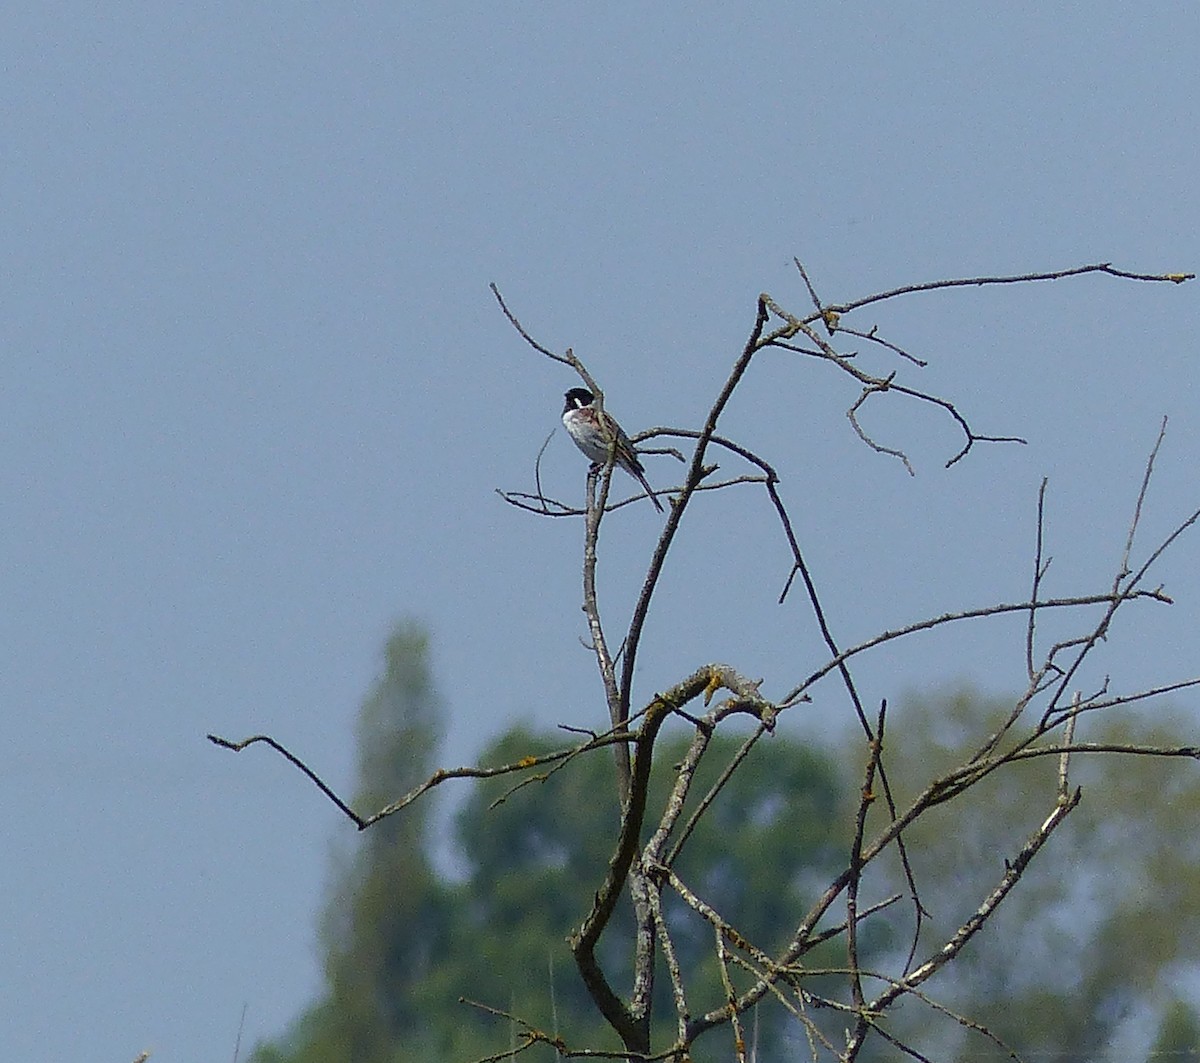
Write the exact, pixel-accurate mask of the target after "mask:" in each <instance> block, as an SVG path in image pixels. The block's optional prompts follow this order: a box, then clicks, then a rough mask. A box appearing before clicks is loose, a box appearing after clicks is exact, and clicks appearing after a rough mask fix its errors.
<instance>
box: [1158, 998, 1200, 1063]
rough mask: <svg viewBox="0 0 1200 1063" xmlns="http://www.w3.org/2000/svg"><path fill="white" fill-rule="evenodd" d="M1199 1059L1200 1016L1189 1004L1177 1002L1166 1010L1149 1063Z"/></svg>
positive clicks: (1183, 1061)
mask: <svg viewBox="0 0 1200 1063" xmlns="http://www.w3.org/2000/svg"><path fill="white" fill-rule="evenodd" d="M1195 1059H1200V1015H1197V1014H1196V1009H1195V1008H1193V1007H1192V1006H1191V1005H1190V1004H1189V1003H1187V1001H1185V1000H1178V999H1177V1000H1173V1001H1171V1003H1170V1004H1168V1005H1167V1007H1166V1008H1165V1009H1164V1010H1163V1016H1162V1020H1161V1021H1160V1023H1159V1027H1158V1036H1157V1037H1156V1038H1155V1039H1154V1045H1153V1047H1152V1048H1151V1049H1150V1054H1149V1055H1148V1056H1147V1057H1146V1063H1189V1061H1191V1060H1195Z"/></svg>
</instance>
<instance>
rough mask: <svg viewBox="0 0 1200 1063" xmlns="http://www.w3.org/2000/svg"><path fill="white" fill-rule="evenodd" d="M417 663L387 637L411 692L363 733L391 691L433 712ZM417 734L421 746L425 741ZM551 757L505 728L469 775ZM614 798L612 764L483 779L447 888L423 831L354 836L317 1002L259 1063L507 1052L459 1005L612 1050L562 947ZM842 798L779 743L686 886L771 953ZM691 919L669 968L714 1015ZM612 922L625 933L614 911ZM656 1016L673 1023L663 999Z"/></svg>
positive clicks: (658, 784)
mask: <svg viewBox="0 0 1200 1063" xmlns="http://www.w3.org/2000/svg"><path fill="white" fill-rule="evenodd" d="M425 654H426V642H425V637H424V635H423V634H422V633H420V632H419V631H417V630H415V629H414V628H412V627H408V628H406V629H405V630H404V631H403V632H402V633H400V634H398V635H397V636H395V637H393V639H392V640H391V641H390V642H389V645H388V651H387V656H388V671H387V676H391V677H393V679H399V678H400V677H407V678H408V682H394V683H390V684H389V682H388V678H387V676H385V678H384V680H382V681H381V682H380V684H379V687H377V689H376V691H375V692H374V693H373V694H372V696H371V697H370V698H368V700H367V702H366V703H365V705H364V711H363V719H364V721H366V720H374V719H377V718H379V716H380V714H379V713H378V711H377V710H378V709H379V707H380V694H381V692H382V690H383V689H385V688H387V687H388V686H391V687H392V688H393V691H394V692H398V691H405V692H406V694H407V696H406V698H405V699H404V700H406V701H408V702H409V704H410V705H412V704H414V703H419V704H420V705H421V706H423V707H425V708H427V709H428V708H430V707H431V706H432V704H433V702H432V699H431V698H430V697H429V696H428V691H429V690H430V687H431V684H430V681H429V678H428V675H427V671H426V666H425ZM414 699H415V701H414ZM390 703H391V704H392V705H393V706H395V705H396V700H395V699H391V701H390ZM384 715H385V716H386V714H384ZM413 715H414V714H413V713H412V712H411V711H409V712H406V713H404V718H408V719H411V718H412V716H413ZM420 730H421V732H422V733H424V734H425V735H426V736H428V735H429V734H430V733H432V732H433V731H435V730H436V728H435V727H424V728H421V729H420ZM402 734H403V732H402V731H397V732H396V735H395V736H394V737H393V738H391V739H389V740H388V741H386V742H381V741H380V739H381V736H380V735H379V733H378V732H377V730H376V729H375V728H374V727H373V726H362V727H360V730H359V742H360V744H362V746H363V749H362V754H363V763H364V764H365V763H368V762H377V761H378V760H379V759H380V757H379V756H378V754H382V753H385V752H386V751H388V750H390V752H391V753H392V754H397V755H399V754H401V752H402V750H403V748H404V743H403V742H402V741H399V739H400V738H401V736H402ZM414 737H416V736H414ZM559 745H560V743H559V742H557V741H556V740H555V737H554V736H553V735H546V734H535V733H533V732H531V731H529V730H527V729H525V728H522V727H516V728H513V729H511V730H509V731H508V732H507V733H506V734H504V735H503V736H501V737H500V738H499V739H498V740H497V741H496V742H495V743H494V744H493V745H491V746H490V747H489V748H488V749H487V750H486V751H485V753H484V755H483V758H482V760H483V762H484V763H485V764H509V763H513V762H516V761H519V760H520V759H521V758H523V757H529V756H535V757H537V756H544V755H546V754H548V753H550V752H551V751H553V750H554V749H556V748H558V746H559ZM431 752H432V750H431ZM662 752H663V756H662V757H661V758H660V760H659V761H658V763H657V764H656V765H655V778H654V780H653V784H652V785H653V789H654V791H655V793H656V794H657V795H659V796H660V797H662V796H665V795H666V793H667V792H668V790H669V788H670V785H671V780H672V776H673V765H674V764H675V763H676V762H677V758H678V757H682V756H683V755H684V754H685V753H686V742H685V739H684V737H683V736H675V737H673V738H670V739H668V740H666V741H665V742H664V744H663V749H662ZM714 752H715V753H717V754H719V755H720V756H723V757H730V756H733V755H734V754H735V753H736V744H735V742H734V740H733V739H732V738H726V737H723V736H719V737H718V738H717V739H716V748H715V749H714ZM383 759H385V760H387V759H388V758H387V757H384V758H383ZM390 762H391V763H394V759H393V760H391V761H390ZM715 763H716V761H715V760H714V764H715ZM714 772H715V768H713V767H709V768H707V769H706V773H705V779H706V781H707V782H710V783H711V782H714V781H715V779H714V778H713V777H712V776H713V773H714ZM410 781H411V780H410ZM612 793H613V790H612V765H611V762H609V761H608V760H606V759H604V758H601V757H599V756H596V755H592V756H590V757H583V758H580V759H579V760H578V761H576V762H573V763H572V764H570V765H569V766H568V767H567V768H566V769H565V770H561V771H554V772H551V773H549V774H547V773H546V772H544V771H540V770H538V769H527V770H526V771H524V772H518V773H514V774H513V775H511V776H510V775H504V776H502V777H497V778H493V779H489V780H484V781H483V782H481V783H480V785H479V786H478V787H477V788H476V789H475V790H474V791H473V792H472V793H471V795H470V797H469V798H468V800H467V802H466V803H465V804H464V806H463V807H462V809H460V811H459V812H458V814H457V816H456V817H455V840H456V842H457V846H456V858H457V861H458V863H459V864H460V865H461V871H462V875H461V877H459V876H452V877H449V878H447V877H445V876H444V875H439V874H438V873H437V872H436V871H435V870H434V869H433V865H432V863H431V860H430V852H431V849H432V846H433V841H434V839H433V838H432V836H431V832H430V825H429V822H428V820H427V819H426V818H425V817H420V819H419V820H418V818H417V817H413V819H412V820H408V819H407V818H406V817H395V819H394V820H393V822H395V821H397V820H398V821H400V822H403V823H406V824H411V826H410V828H409V829H406V830H403V831H392V832H389V833H384V832H379V833H376V832H375V831H370V832H368V833H367V835H366V839H365V840H369V841H370V844H369V845H364V846H363V848H362V849H361V850H360V851H359V853H358V855H357V856H356V857H355V859H354V860H353V861H352V862H351V864H350V865H349V867H347V868H345V869H344V870H343V871H342V873H341V874H340V875H339V876H338V879H337V882H336V884H335V887H334V889H333V890H332V891H331V894H330V898H329V901H328V904H327V914H326V932H325V934H324V935H323V937H322V941H323V945H324V947H325V949H326V969H327V971H328V972H329V983H328V989H327V993H326V996H325V997H324V998H323V999H322V1000H321V1001H319V1002H318V1003H317V1004H315V1005H314V1006H313V1007H312V1008H311V1009H310V1010H309V1012H308V1013H307V1014H306V1015H305V1016H304V1017H303V1018H302V1019H301V1020H300V1021H299V1022H298V1023H297V1024H296V1025H295V1027H294V1029H293V1030H292V1031H291V1033H290V1035H289V1036H287V1037H285V1038H284V1039H283V1040H282V1041H281V1042H280V1043H279V1044H273V1045H265V1046H261V1047H260V1048H259V1049H258V1051H257V1053H256V1055H255V1057H254V1059H255V1060H256V1061H257V1063H308V1061H310V1060H318V1059H321V1060H331V1059H333V1060H340V1059H344V1060H349V1061H354V1063H358V1061H363V1063H374V1061H376V1060H388V1061H390V1063H400V1061H408V1060H413V1061H428V1060H437V1059H468V1058H476V1057H478V1056H481V1055H484V1054H486V1053H487V1052H488V1051H489V1050H491V1049H494V1047H495V1045H496V1043H497V1035H498V1032H499V1033H500V1040H503V1039H504V1031H505V1029H506V1028H507V1027H508V1025H509V1024H508V1023H507V1022H505V1021H504V1020H499V1021H498V1020H497V1017H496V1016H495V1015H493V1014H491V1013H489V1012H487V1011H484V1010H480V1009H478V1008H471V1007H467V1006H464V1005H463V1004H461V1003H459V998H462V997H465V998H468V999H470V1000H474V1001H481V1002H491V1003H492V1004H494V1005H497V1006H500V1007H502V1008H503V1009H504V1010H505V1011H508V1012H512V1013H516V1014H520V1015H522V1016H523V1017H525V1018H527V1019H530V1020H531V1021H536V1022H537V1023H538V1024H539V1026H541V1028H543V1029H544V1030H546V1031H550V1032H552V1033H553V1034H555V1035H561V1036H563V1037H564V1038H566V1039H568V1040H570V1041H579V1040H587V1041H589V1042H590V1043H595V1044H601V1045H603V1044H608V1045H609V1047H610V1048H613V1049H615V1048H618V1047H619V1043H617V1042H615V1041H614V1039H613V1035H612V1032H611V1031H606V1030H605V1027H604V1024H603V1022H602V1020H601V1019H600V1017H599V1016H598V1015H597V1014H596V1012H595V1009H594V1007H593V1006H592V1003H591V1000H590V998H589V997H588V995H587V993H586V992H585V990H584V988H583V985H582V984H581V983H580V981H579V979H578V977H577V975H576V972H575V970H574V967H573V965H572V964H571V963H570V955H569V952H568V951H567V948H566V938H567V936H568V935H569V933H570V931H571V930H572V928H573V926H574V924H575V922H576V921H577V920H578V913H579V911H580V910H581V908H583V907H585V906H586V905H587V903H588V899H589V891H590V890H591V889H592V886H593V883H594V882H595V880H596V878H597V877H598V876H599V875H601V874H602V873H603V870H604V867H605V864H606V862H607V859H608V855H609V854H608V851H607V847H606V844H605V843H606V840H607V839H608V838H609V837H610V836H611V832H612V830H613V826H614V824H615V823H616V822H618V821H619V818H620V810H619V808H618V807H617V805H616V802H615V800H614V799H613V797H612ZM848 799H849V790H848V788H847V786H846V785H845V783H844V781H843V780H842V779H840V778H839V776H838V773H837V770H836V768H835V762H834V760H833V758H832V757H831V756H829V755H828V754H826V753H823V752H821V751H819V750H817V749H815V748H813V747H811V746H809V745H802V744H800V743H799V742H796V741H794V740H791V739H788V738H786V737H783V736H779V737H778V738H777V739H776V740H775V741H773V742H771V743H770V744H767V745H764V746H762V747H760V748H759V749H758V750H757V751H756V754H755V756H754V758H753V759H752V760H751V761H750V762H749V763H748V764H747V766H746V770H744V771H742V772H739V773H738V774H737V776H736V777H735V778H734V780H732V782H731V785H730V786H729V788H728V789H727V790H726V791H725V792H724V793H723V795H722V801H721V810H720V814H719V815H714V816H712V817H705V818H704V819H702V820H701V821H700V823H699V825H698V827H697V836H696V838H695V843H694V845H693V846H692V847H691V848H690V850H689V853H688V859H687V861H686V863H685V864H684V865H683V866H684V869H685V871H686V872H687V873H688V875H689V877H691V878H693V879H694V880H695V881H698V882H703V883H705V884H706V886H707V887H709V888H710V889H711V891H712V893H713V895H714V896H716V897H718V898H719V899H720V900H721V901H722V903H724V904H728V905H729V907H730V908H740V907H743V906H744V907H746V908H747V909H749V910H750V911H752V912H753V913H754V914H753V915H752V916H751V917H750V919H749V925H750V926H752V928H753V929H754V930H755V932H756V933H761V934H762V935H763V936H764V937H769V935H771V934H775V933H778V927H779V923H778V914H779V912H780V911H781V910H786V908H787V907H789V906H790V905H791V904H794V903H797V902H796V900H795V898H794V897H793V895H794V894H796V893H799V894H800V895H801V897H804V896H806V895H807V894H810V893H811V891H812V883H813V882H814V881H815V880H816V879H817V878H819V877H820V875H821V874H828V873H829V871H830V870H831V869H832V867H833V866H834V864H835V862H836V859H837V852H836V838H837V836H838V828H839V823H840V821H843V820H844V818H845V815H846V813H847V810H848V808H849V800H848ZM414 831H416V832H417V833H414ZM731 839H733V840H734V844H733V846H732V847H731V845H730V841H731ZM688 915H689V913H688V912H687V910H686V909H682V910H678V911H675V912H672V913H671V920H672V922H673V924H674V923H677V926H678V935H677V939H678V941H679V942H680V951H681V956H682V957H683V959H684V962H686V963H688V965H689V966H691V967H694V968H695V970H696V972H697V975H698V982H699V983H700V984H701V985H702V986H703V987H704V991H705V992H706V994H707V996H708V997H709V998H710V999H711V1000H713V1001H714V1002H715V1001H718V1000H719V999H720V997H721V993H722V988H721V984H720V980H719V976H718V972H717V971H716V970H715V968H713V966H712V964H711V962H709V957H708V953H709V952H710V951H711V949H710V946H709V934H708V933H707V932H706V929H707V928H705V927H703V926H701V927H697V926H696V925H694V924H695V921H694V920H689V919H688ZM621 918H622V919H623V920H624V921H625V922H626V923H627V924H628V923H630V922H631V921H632V913H631V912H630V911H629V910H628V905H625V910H624V911H623V913H622V915H621ZM689 923H690V924H691V925H689ZM611 952H612V955H610V956H606V957H605V958H606V960H609V961H611V962H613V963H618V962H620V961H621V960H622V959H623V957H622V956H621V955H620V952H619V948H618V947H617V946H616V945H615V944H614V945H613V946H612V947H611ZM397 965H400V969H399V970H398V969H397ZM658 1003H659V1006H660V1007H662V1008H664V1009H667V1010H669V1009H670V999H669V996H668V995H667V994H665V993H664V994H662V997H661V999H660V1000H659V1002H658ZM784 1018H786V1016H785V1015H781V1014H772V1015H771V1016H769V1017H767V1018H765V1019H764V1021H763V1022H762V1023H761V1025H760V1030H759V1036H758V1043H759V1044H760V1045H761V1047H762V1050H763V1052H764V1053H766V1052H767V1051H768V1049H769V1047H770V1046H773V1045H778V1044H781V1043H782V1041H783V1039H784V1038H785V1036H786V1034H787V1024H786V1023H785V1022H783V1021H782V1019H784ZM517 1032H518V1035H519V1032H520V1031H519V1028H518V1031H517ZM539 1048H540V1051H538V1050H537V1049H535V1054H534V1055H533V1057H532V1058H539V1056H540V1057H541V1058H546V1059H549V1058H552V1057H553V1055H554V1050H553V1048H552V1047H551V1046H539ZM721 1058H723V1057H722V1053H721V1051H720V1049H719V1046H718V1045H717V1044H716V1043H715V1042H714V1043H713V1044H711V1045H709V1046H701V1047H700V1048H699V1049H698V1052H697V1054H696V1055H695V1056H694V1059H695V1060H696V1061H697V1063H701V1061H704V1060H709V1059H712V1060H714V1061H715V1060H717V1059H721ZM761 1058H764V1059H766V1058H768V1056H767V1055H766V1054H764V1055H763V1056H762V1057H761Z"/></svg>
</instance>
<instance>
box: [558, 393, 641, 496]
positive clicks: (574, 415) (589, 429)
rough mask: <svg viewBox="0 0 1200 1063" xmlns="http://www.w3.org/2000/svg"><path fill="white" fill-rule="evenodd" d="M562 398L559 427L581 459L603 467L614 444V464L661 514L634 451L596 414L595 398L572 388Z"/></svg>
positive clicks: (615, 426)
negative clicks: (637, 484)
mask: <svg viewBox="0 0 1200 1063" xmlns="http://www.w3.org/2000/svg"><path fill="white" fill-rule="evenodd" d="M565 398H566V400H567V401H566V405H565V406H563V415H562V422H563V426H564V427H565V428H566V430H567V434H568V435H569V436H570V437H571V438H572V439H573V440H574V441H575V445H576V446H577V447H578V448H579V449H580V450H582V451H583V453H584V456H585V457H587V459H588V460H589V461H591V462H592V463H593V464H595V465H603V464H604V463H605V462H606V461H608V450H609V447H611V446H612V445H613V443H614V441H615V442H616V451H617V453H616V461H617V464H618V465H619V466H621V468H622V469H624V470H625V471H626V472H627V473H629V475H630V476H632V477H633V478H634V479H635V480H637V482H638V483H640V484H641V485H642V486H643V487H644V488H645V489H646V494H648V495H649V496H650V501H651V502H653V503H654V508H655V509H657V510H658V511H659V513H662V512H663V508H662V503H661V502H659V500H658V499H657V498H655V496H654V491H653V489H652V488H651V487H650V484H649V483H648V482H647V480H646V470H645V469H643V468H642V463H641V462H640V461H638V456H637V450H636V449H634V446H633V444H632V443H631V442H630V441H629V436H627V435H626V434H625V432H624V431H623V430H622V429H621V426H620V425H619V424H617V422H616V420H614V419H613V417H612V416H611V415H610V414H609V413H608V411H607V410H603V411H597V409H596V407H595V406H594V405H593V404H594V403H595V401H596V396H595V395H593V394H592V393H591V392H590V391H588V390H587V388H572V389H571V390H570V391H568V392H567V393H566V396H565ZM601 417H603V418H604V423H605V425H607V427H608V431H607V432H606V431H605V430H604V429H603V428H602V427H601V426H600V418H601Z"/></svg>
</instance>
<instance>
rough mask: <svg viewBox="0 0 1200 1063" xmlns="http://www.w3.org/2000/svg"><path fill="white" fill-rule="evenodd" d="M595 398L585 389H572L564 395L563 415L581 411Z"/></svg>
mask: <svg viewBox="0 0 1200 1063" xmlns="http://www.w3.org/2000/svg"><path fill="white" fill-rule="evenodd" d="M595 397H596V396H595V395H593V394H592V393H591V392H590V391H588V389H587V388H572V389H571V390H570V391H568V392H567V394H566V399H567V404H566V406H564V407H563V413H567V412H568V411H570V410H582V409H583V408H584V407H585V406H590V405H591V404H592V402H593V400H594V399H595Z"/></svg>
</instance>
